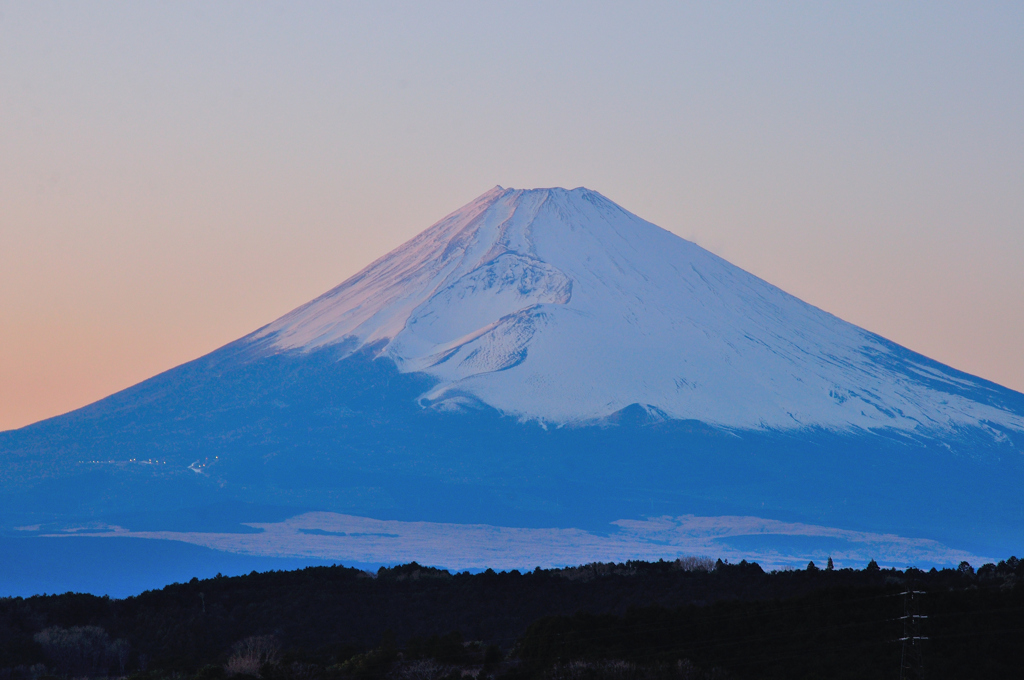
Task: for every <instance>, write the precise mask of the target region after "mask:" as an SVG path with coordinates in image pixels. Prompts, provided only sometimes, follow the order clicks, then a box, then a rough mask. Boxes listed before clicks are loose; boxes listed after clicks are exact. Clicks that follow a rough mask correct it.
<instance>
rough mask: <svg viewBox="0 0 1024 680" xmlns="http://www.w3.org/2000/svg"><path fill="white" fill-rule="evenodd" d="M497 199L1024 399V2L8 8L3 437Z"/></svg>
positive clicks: (262, 316)
mask: <svg viewBox="0 0 1024 680" xmlns="http://www.w3.org/2000/svg"><path fill="white" fill-rule="evenodd" d="M495 184H501V185H503V186H512V187H526V188H529V187H538V186H564V187H570V188H571V187H576V186H586V187H589V188H591V189H594V190H597V191H600V192H601V193H603V194H605V195H606V196H608V197H609V198H611V199H612V200H614V201H616V202H618V203H620V204H621V205H623V206H624V207H626V208H627V209H629V210H631V211H633V212H635V213H637V214H638V215H640V216H641V217H644V218H646V219H648V220H650V221H652V222H654V223H655V224H658V225H660V226H663V227H665V228H667V229H670V230H672V231H674V232H675V233H677V234H679V235H681V236H683V237H685V238H688V239H691V240H694V241H696V242H697V243H699V244H700V245H702V246H704V247H705V248H708V249H709V250H711V251H713V252H715V253H717V254H719V255H721V256H723V257H725V258H726V259H728V260H730V261H731V262H733V263H735V264H737V265H739V266H741V267H743V268H745V269H747V270H749V271H751V272H753V273H755V274H757V275H759V276H761V277H762V278H765V279H767V280H768V281H770V282H772V283H774V284H776V285H778V286H780V287H782V288H783V289H785V290H787V291H789V292H790V293H793V294H795V295H797V296H798V297H801V298H803V299H804V300H807V301H808V302H811V303H813V304H815V305H817V306H819V307H822V308H823V309H826V310H828V311H830V312H832V313H834V314H836V315H838V316H840V317H842V318H844V319H846V320H848V321H851V322H853V323H856V324H858V325H860V326H863V327H865V328H868V329H870V330H872V331H875V332H877V333H880V334H882V335H884V336H886V337H888V338H890V339H892V340H895V341H896V342H899V343H901V344H903V345H906V346H908V347H910V348H912V349H914V350H917V351H920V352H922V353H924V354H927V355H929V356H931V357H933V358H935V359H938V360H940V361H943V362H945V363H948V364H950V365H952V366H954V367H956V368H959V369H962V370H965V371H968V372H971V373H975V374H977V375H980V376H982V377H985V378H988V379H990V380H994V381H996V382H999V383H1002V384H1004V385H1006V386H1009V387H1012V388H1015V389H1017V390H1024V4H1022V3H1020V2H1013V3H1004V4H984V3H956V4H944V3H937V2H927V3H924V2H922V3H892V2H883V3H870V2H863V1H859V2H850V3H818V4H811V3H790V4H784V3H777V2H766V3H752V2H751V3H742V4H729V3H714V4H711V3H707V4H703V5H698V4H684V3H674V2H673V3H641V4H637V3H617V4H609V3H596V2H587V3H582V2H581V3H557V4H553V3H531V2H516V3H482V2H467V3H458V2H447V3H435V4H433V5H431V6H425V3H409V4H402V3H387V2H373V3H352V4H348V3H313V2H308V3H302V4H300V5H298V6H293V4H292V3H253V2H238V3H230V2H222V3H216V4H213V3H188V2H122V3H117V2H104V3H99V2H96V3H48V2H43V1H39V0H32V1H31V2H28V1H26V2H14V3H12V2H2V1H0V429H6V428H12V427H18V426H21V425H25V424H27V423H30V422H33V421H36V420H39V419H41V418H45V417H49V416H53V415H57V414H59V413H62V412H65V411H68V410H70V409H72V408H75V407H78V406H82V405H84V404H87V403H89V402H91V401H94V400H95V399H98V398H100V397H103V396H105V395H107V394H110V393H112V392H114V391H116V390H118V389H121V388H124V387H127V386H129V385H131V384H133V383H135V382H138V381H139V380H142V379H145V378H147V377H149V376H151V375H154V374H156V373H158V372H160V371H162V370H165V369H168V368H171V367H173V366H175V365H177V364H179V363H181V362H184V361H187V360H189V359H192V358H195V357H197V356H200V355H202V354H205V353H206V352H208V351H211V350H213V349H215V348H216V347H218V346H220V345H222V344H224V343H226V342H229V341H231V340H233V339H235V338H237V337H239V336H241V335H244V334H246V333H248V332H250V331H252V330H254V329H255V328H257V327H259V326H261V325H263V324H265V323H267V322H269V321H271V320H273V319H274V318H276V317H277V316H280V315H281V314H283V313H285V312H287V311H288V310H290V309H292V308H293V307H295V306H297V305H299V304H301V303H303V302H305V301H307V300H309V299H310V298H312V297H315V296H316V295H319V294H320V293H322V292H324V291H325V290H327V289H328V288H330V287H332V286H334V285H336V284H338V283H340V282H341V281H342V280H343V279H345V278H347V277H348V276H349V275H351V274H353V273H355V272H356V271H357V270H358V269H360V268H361V267H362V266H363V265H365V264H367V263H368V262H369V261H371V260H373V259H375V258H377V257H379V256H380V255H382V254H384V253H385V252H386V251H388V250H390V249H391V248H393V247H394V246H396V245H398V244H399V243H401V242H403V241H404V240H406V239H408V238H409V237H411V236H413V235H414V234H416V233H417V232H419V231H421V230H422V229H424V228H426V227H427V226H429V225H430V224H432V223H433V222H435V221H436V220H437V219H439V218H440V217H442V216H443V215H445V214H447V213H448V212H451V211H452V210H455V209H456V208H458V207H460V206H461V205H462V204H464V203H466V202H467V201H469V200H470V199H472V198H474V197H475V196H476V195H478V194H480V193H482V192H484V191H486V190H487V189H490V188H491V187H492V186H494V185H495Z"/></svg>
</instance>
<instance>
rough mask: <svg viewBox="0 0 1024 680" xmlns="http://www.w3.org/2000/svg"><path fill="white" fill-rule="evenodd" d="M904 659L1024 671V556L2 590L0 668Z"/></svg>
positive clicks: (363, 673)
mask: <svg viewBox="0 0 1024 680" xmlns="http://www.w3.org/2000/svg"><path fill="white" fill-rule="evenodd" d="M908 593H910V594H908ZM907 616H911V617H916V618H910V619H908V618H906V617H907ZM925 617H927V618H925ZM908 635H910V636H912V637H918V638H928V639H927V640H917V641H914V642H912V643H911V642H907V643H905V642H903V641H901V639H900V638H903V637H906V636H908ZM901 666H903V672H904V676H905V677H913V676H915V675H917V676H921V677H928V678H1019V677H1024V562H1021V561H1018V560H1017V559H1016V558H1011V559H1009V560H1006V561H1005V562H1000V563H999V564H998V565H992V564H989V565H985V566H983V567H981V568H979V569H978V570H977V572H975V571H974V570H973V569H972V568H971V567H970V565H967V564H966V563H964V564H962V565H961V566H960V568H959V569H946V570H942V571H936V570H934V569H933V570H931V571H929V572H924V571H918V570H914V569H909V570H907V571H897V570H886V569H879V568H878V567H877V565H875V564H874V563H872V564H870V565H868V567H867V568H866V569H863V570H853V569H837V570H833V569H830V568H827V567H826V568H817V567H814V566H813V565H809V566H808V568H807V569H805V570H797V571H781V572H772V573H765V572H764V571H762V569H761V568H760V567H759V566H758V565H756V564H748V563H745V562H743V563H740V564H735V565H730V564H723V563H722V562H718V563H717V564H716V563H713V562H711V561H709V560H701V559H694V558H689V559H683V560H679V561H676V562H657V563H645V562H629V563H626V564H595V565H588V566H585V567H576V568H571V569H557V570H539V569H538V570H536V571H533V572H527V573H519V572H516V571H513V572H510V573H500V574H498V573H494V572H491V571H488V572H485V573H482V574H475V575H471V574H468V573H463V574H450V573H448V572H446V571H440V570H436V569H430V568H425V567H420V566H419V565H416V564H410V565H405V566H400V567H395V568H391V569H381V570H380V571H379V572H378V573H377V574H375V575H374V574H368V573H366V572H362V571H359V570H356V569H347V568H344V567H314V568H308V569H303V570H300V571H292V572H269V573H264V574H257V573H252V574H250V575H248V576H241V577H237V578H224V577H218V578H214V579H209V580H206V581H199V580H196V579H193V580H192V581H191V582H189V583H182V584H174V585H171V586H168V587H166V588H164V589H162V590H159V591H151V592H146V593H143V594H141V595H139V596H137V597H132V598H127V599H124V600H111V599H109V598H105V597H94V596H91V595H80V594H73V593H67V594H64V595H50V596H39V597H32V598H28V599H22V598H6V599H0V680H44V679H46V678H53V677H59V678H85V677H91V678H95V677H126V676H127V677H130V678H133V679H134V680H164V679H168V680H170V679H177V680H218V679H220V678H226V677H234V678H236V679H237V680H251V679H252V678H261V679H262V680H347V679H349V678H352V679H364V678H365V679H369V678H410V679H422V680H428V679H430V678H456V677H465V676H475V677H478V678H484V677H494V678H507V679H508V680H518V679H522V680H527V679H532V678H551V679H556V678H581V679H584V678H593V679H595V680H596V679H599V678H622V679H626V678H676V679H684V680H685V679H690V680H696V679H702V678H723V679H724V678H898V677H900V673H901Z"/></svg>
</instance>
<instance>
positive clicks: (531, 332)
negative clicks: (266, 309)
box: [0, 187, 1024, 596]
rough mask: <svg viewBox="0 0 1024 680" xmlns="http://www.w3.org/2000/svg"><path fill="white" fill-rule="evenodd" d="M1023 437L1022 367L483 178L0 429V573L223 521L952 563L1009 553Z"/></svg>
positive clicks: (549, 550)
mask: <svg viewBox="0 0 1024 680" xmlns="http://www.w3.org/2000/svg"><path fill="white" fill-rule="evenodd" d="M1022 452H1024V395H1022V394H1020V393H1017V392H1014V391H1012V390H1008V389H1006V388H1003V387H1000V386H999V385H995V384H993V383H990V382H987V381H984V380H981V379H979V378H975V377H973V376H970V375H967V374H965V373H961V372H959V371H956V370H954V369H952V368H950V367H948V366H944V365H942V364H940V363H938V362H935V361H933V360H931V359H928V358H927V357H924V356H921V355H920V354H916V353H914V352H912V351H910V350H908V349H906V348H903V347H901V346H899V345H897V344H895V343H892V342H890V341H888V340H886V339H884V338H882V337H879V336H877V335H875V334H873V333H870V332H868V331H865V330H862V329H860V328H857V327H856V326H853V325H851V324H849V323H846V322H844V321H842V320H841V319H838V318H836V317H834V316H832V315H830V314H828V313H826V312H823V311H822V310H820V309H817V308H816V307H813V306H811V305H808V304H806V303H804V302H802V301H800V300H798V299H796V298H794V297H793V296H791V295H788V294H786V293H785V292H783V291H781V290H779V289H778V288H776V287H774V286H772V285H770V284H768V283H766V282H765V281H762V280H761V279H759V278H757V277H755V276H753V275H751V274H749V273H747V272H744V271H743V270H741V269H738V268H737V267H734V266H733V265H731V264H729V263H728V262H726V261H724V260H722V259H721V258H719V257H716V256H715V255H713V254H711V253H709V252H707V251H706V250H704V249H702V248H700V247H698V246H697V245H695V244H693V243H690V242H688V241H685V240H683V239H681V238H679V237H677V236H675V235H673V234H671V233H669V232H667V231H664V230H663V229H660V228H658V227H656V226H654V225H653V224H650V223H649V222H646V221H644V220H642V219H640V218H639V217H637V216H636V215H633V214H632V213H630V212H628V211H626V210H624V209H622V208H620V207H619V206H618V205H616V204H615V203H613V202H611V201H609V200H608V199H606V198H604V197H603V196H601V195H600V194H597V193H595V192H593V191H589V190H587V189H582V188H581V189H573V190H571V191H567V190H565V189H536V190H526V191H524V190H516V189H503V188H501V187H496V188H494V189H492V190H491V191H489V192H487V193H485V194H484V195H482V196H481V197H479V198H478V199H476V200H475V201H473V202H471V203H470V204H468V205H467V206H465V207H464V208H462V209H460V210H458V211H456V212H454V213H452V214H451V215H449V216H447V217H445V218H444V219H442V220H441V221H440V222H438V223H437V224H435V225H434V226H432V227H430V228H429V229H427V230H426V231H424V232H423V233H421V234H420V235H419V236H417V237H415V238H414V239H412V240H411V241H409V242H408V243H406V244H404V245H402V246H401V247H399V248H397V249H396V250H394V251H393V252H391V253H389V254H387V255H385V256H384V257H382V258H381V259H379V260H377V261H376V262H374V263H372V264H370V265H369V266H368V267H367V268H366V269H364V270H363V271H361V272H359V273H358V274H356V275H355V276H353V277H352V278H350V279H349V280H348V281H345V282H344V283H342V284H341V285H340V286H338V287H337V288H335V289H333V290H331V291H329V292H328V293H326V294H324V295H322V296H321V297H319V298H317V299H315V300H313V301H312V302H310V303H308V304H306V305H304V306H302V307H300V308H298V309H296V310H294V311H293V312H291V313H289V314H286V315H285V316H283V317H281V318H280V319H278V320H276V321H274V322H273V323H271V324H269V325H267V326H264V327H263V328H260V329H258V330H257V331H255V332H254V333H252V334H250V335H248V336H245V337H243V338H240V339H239V340H237V341H235V342H232V343H230V344H228V345H226V346H224V347H221V348H220V349H218V350H216V351H214V352H211V353H210V354H208V355H206V356H204V357H201V358H199V359H196V360H195V361H191V362H188V363H186V364H183V365H181V366H178V367H176V368H173V369H171V370H169V371H167V372H165V373H162V374H160V375H158V376H155V377H153V378H151V379H149V380H146V381H144V382H142V383H139V384H138V385H135V386H134V387H131V388H129V389H127V390H124V391H122V392H119V393H117V394H114V395H111V396H110V397H107V398H106V399H103V400H101V401H99V402H96V403H95V404H91V405H89V406H87V407H85V408H82V409H79V410H77V411H74V412H72V413H68V414H66V415H63V416H60V417H58V418H53V419H50V420H47V421H43V422H40V423H36V424H34V425H31V426H29V427H26V428H22V429H20V430H14V431H10V432H2V433H0V552H2V551H4V550H7V551H8V553H10V554H12V555H13V554H16V555H18V556H19V559H21V560H22V561H21V562H12V561H10V560H6V561H5V560H2V559H0V587H2V586H3V584H4V583H9V582H12V580H11V579H12V578H15V579H16V578H20V577H21V576H23V575H24V573H35V571H36V570H37V569H41V568H42V567H43V566H45V565H46V564H59V563H64V562H66V563H78V564H94V565H98V564H100V563H97V562H96V561H95V557H96V555H103V556H108V555H115V556H116V559H117V560H118V561H119V562H126V561H130V560H131V559H132V558H131V557H130V555H126V554H120V553H116V551H113V548H112V547H111V546H114V545H120V546H122V549H123V550H128V549H129V547H125V546H133V545H135V546H137V545H138V543H139V541H138V540H136V539H146V540H148V541H163V542H164V543H162V544H161V545H163V546H164V549H165V550H166V551H167V552H168V554H178V552H176V549H174V548H173V546H181V545H184V544H186V543H192V544H198V545H199V546H204V547H206V548H213V549H215V550H216V551H221V552H215V553H211V554H212V557H210V558H209V559H210V560H212V562H211V563H210V564H211V566H210V568H209V570H208V571H207V572H205V573H210V574H213V573H216V572H217V571H222V570H223V569H226V568H227V566H226V565H228V564H230V563H231V561H230V560H228V558H227V557H224V555H226V554H227V553H236V554H237V553H242V554H245V555H250V556H253V555H255V556H262V557H267V558H271V557H273V558H288V559H302V560H330V561H341V562H343V563H348V564H352V563H353V562H355V563H361V564H363V565H367V566H371V565H379V564H386V563H395V562H399V561H410V560H417V561H419V562H421V563H425V564H432V565H438V566H445V567H450V568H455V569H463V568H480V569H483V568H487V567H494V568H505V569H511V568H520V569H521V568H533V567H535V566H537V565H542V566H549V565H550V566H554V565H565V564H580V563H587V562H593V561H609V560H616V561H622V560H628V559H634V558H644V559H658V558H660V557H666V558H671V559H674V558H675V557H677V556H678V555H680V554H691V555H693V554H705V555H713V556H716V557H722V558H723V559H730V560H733V561H739V560H741V559H755V560H758V561H760V562H761V563H762V564H764V565H765V566H786V565H794V564H803V565H806V564H807V562H808V560H812V559H813V560H814V561H816V562H824V561H825V560H826V559H828V558H829V557H830V556H831V557H832V558H833V559H834V561H835V562H837V563H838V564H840V565H844V564H845V565H854V564H856V565H863V564H866V563H867V561H868V560H869V559H877V560H878V561H879V562H881V563H883V564H890V565H896V566H906V565H907V564H915V565H918V566H926V565H930V564H936V565H937V564H959V562H960V561H961V560H968V561H971V562H973V563H975V564H979V563H980V562H979V560H982V559H989V558H1005V557H1007V556H1008V555H1011V554H1014V553H1016V554H1020V546H1021V543H1022V542H1024V522H1022V519H1021V518H1022V517H1024V500H1022V496H1021V493H1020V489H1021V487H1022V485H1024V456H1022V455H1021V453H1022ZM69 535H73V536H74V537H75V538H74V539H73V540H71V539H69V538H68V537H69ZM48 536H49V537H51V538H46V537H48ZM52 537H60V538H52ZM114 539H122V540H125V539H131V540H129V542H128V543H116V542H114ZM10 541H13V542H14V543H10ZM47 541H57V544H56V545H58V546H59V547H60V548H61V549H67V550H71V549H72V547H74V546H78V547H74V550H79V552H80V553H81V554H79V553H73V554H70V555H68V556H66V557H64V558H61V560H57V561H54V559H53V558H52V555H51V556H48V555H50V553H47V552H46V551H47V550H50V549H51V548H52V544H51V543H47ZM89 541H100V542H101V543H100V544H99V545H93V544H91V543H89ZM132 541H134V542H132ZM168 541H169V542H170V543H167V542H168ZM15 544H16V545H17V546H18V547H17V548H16V549H12V548H8V546H9V545H15ZM90 545H93V547H92V548H89V550H86V548H88V546H90ZM47 546H51V548H48V547H47ZM69 546H71V547H69ZM83 546H84V547H83ZM168 546H172V547H168ZM187 547H191V548H194V547H195V546H187ZM131 549H132V550H139V549H138V548H131ZM81 551H85V552H81ZM90 551H91V552H90ZM112 551H113V552H112ZM146 554H148V552H147V553H146ZM26 555H27V556H30V557H31V556H32V555H37V556H38V557H39V559H38V560H37V561H36V562H30V563H26V562H24V559H28V558H24V556H26ZM234 557H237V555H234ZM9 564H22V565H26V564H29V566H23V567H19V569H20V570H21V571H19V572H18V573H17V574H14V573H10V572H5V571H4V569H7V568H8V567H7V566H5V565H9ZM31 565H35V566H31ZM11 568H12V569H13V567H11ZM183 569H184V568H183ZM83 570H84V568H83ZM83 570H79V572H81V573H85V571H88V570H84V571H83ZM88 573H89V574H93V575H94V576H95V578H96V579H99V580H98V581H96V582H97V583H103V581H102V579H103V578H106V577H104V576H103V575H104V574H107V573H112V572H110V570H108V569H106V568H101V567H100V566H97V567H96V569H95V570H94V571H93V572H88ZM196 573H197V572H195V571H194V570H193V571H192V572H191V573H189V571H188V570H184V573H182V574H181V575H180V577H181V578H182V580H184V579H186V578H191V576H193V575H195V574H196ZM67 577H68V574H67V570H58V571H57V572H56V574H55V576H54V577H53V579H52V581H46V582H45V583H44V582H40V583H42V584H43V585H40V586H37V587H36V591H39V590H48V591H50V592H53V591H63V590H66V589H67V588H68V587H69V586H70V585H71V583H69V582H68V581H67ZM154 578H155V577H154ZM152 585H160V583H152ZM90 587H92V586H90ZM102 587H105V586H102ZM96 588H101V586H96ZM99 592H110V590H109V589H107V590H102V589H101V590H99ZM4 594H6V593H5V592H4V591H3V590H2V588H0V596H2V595H4ZM11 594H14V593H13V591H11Z"/></svg>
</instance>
